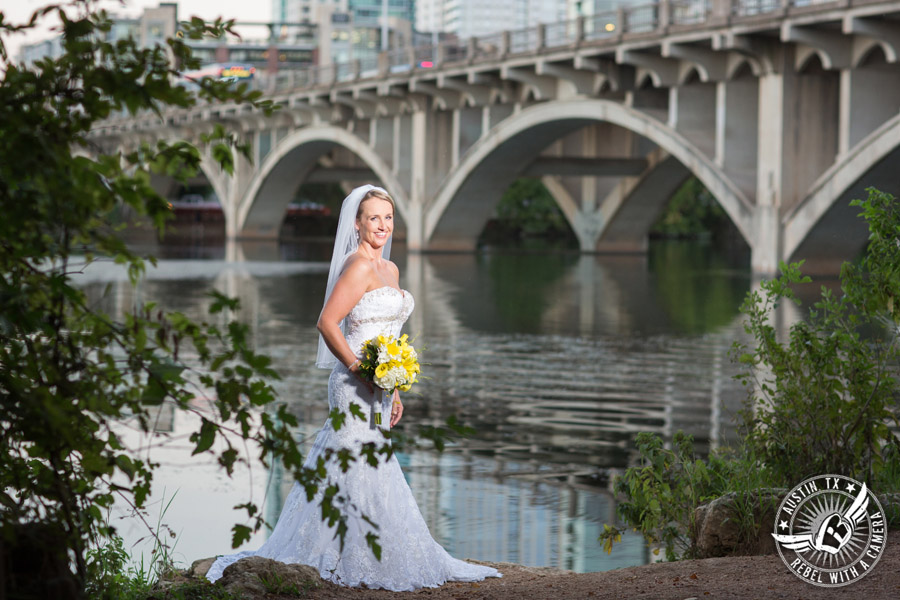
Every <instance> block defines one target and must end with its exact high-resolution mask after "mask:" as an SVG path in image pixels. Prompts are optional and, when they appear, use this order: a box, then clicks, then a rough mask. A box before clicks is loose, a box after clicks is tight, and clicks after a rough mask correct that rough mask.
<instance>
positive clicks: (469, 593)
mask: <svg viewBox="0 0 900 600" xmlns="http://www.w3.org/2000/svg"><path fill="white" fill-rule="evenodd" d="M481 564H489V565H491V566H494V567H496V568H497V569H499V570H500V571H501V572H502V573H503V577H502V578H500V579H487V580H485V581H482V582H478V583H447V584H445V585H443V586H441V587H440V588H436V589H427V588H426V589H421V590H417V591H415V592H388V591H384V590H365V589H351V588H343V587H339V586H336V585H333V584H330V583H327V582H321V581H320V582H318V585H315V586H312V585H308V586H304V585H297V586H296V589H297V591H298V592H299V593H294V592H293V591H291V592H289V593H282V594H277V593H269V592H267V591H265V590H260V592H258V593H254V592H250V591H249V590H248V591H243V592H240V593H239V597H241V598H245V599H247V600H263V599H265V600H286V599H288V598H308V599H311V600H338V599H340V600H343V599H350V600H353V599H369V598H371V599H372V600H379V599H382V600H388V599H399V598H406V599H417V598H427V599H428V600H458V599H466V600H469V599H471V600H506V599H509V598H515V599H516V600H557V599H558V600H563V599H566V600H568V599H581V598H584V599H588V598H590V599H593V600H623V599H629V600H631V599H634V600H686V599H690V598H696V599H698V600H704V599H707V598H708V599H729V600H731V599H734V600H755V599H766V600H768V599H778V600H801V599H802V600H820V599H821V600H825V599H828V600H831V599H834V598H846V599H851V598H852V599H857V598H872V599H881V598H885V599H888V598H891V599H893V598H897V597H900V531H891V532H889V533H888V543H887V547H886V548H885V552H884V554H883V555H882V558H881V560H880V561H879V562H878V564H876V565H875V566H874V567H873V571H872V572H871V573H870V574H868V575H867V576H865V577H863V578H862V579H861V580H858V581H856V582H854V583H852V584H850V585H847V586H844V587H840V588H830V589H826V588H820V587H816V586H813V585H810V584H808V583H806V582H804V581H801V580H800V579H798V578H797V577H796V576H794V575H793V574H791V573H790V572H789V571H788V569H787V567H786V566H785V565H784V563H783V562H782V561H781V559H780V558H779V557H778V555H767V556H736V557H725V558H708V559H703V560H685V561H680V562H672V563H654V564H649V565H642V566H638V567H628V568H624V569H616V570H613V571H605V572H599V573H573V572H571V571H562V570H558V569H549V568H534V567H526V566H522V565H515V564H510V563H481ZM205 568H208V563H207V564H206V565H203V566H200V565H198V568H197V572H198V573H199V572H203V571H204V570H205ZM301 569H303V568H300V569H298V571H297V572H296V576H297V577H298V578H305V580H306V581H310V580H309V579H308V575H309V571H302V570H301ZM307 569H308V568H307ZM279 577H280V578H281V579H280V580H281V581H283V582H285V583H287V582H288V578H287V577H285V575H284V573H282V574H281V575H280V576H279ZM250 578H253V576H252V575H251V576H250ZM245 579H246V578H245ZM235 581H236V579H234V578H232V579H230V582H231V583H234V582H235ZM257 581H258V580H257ZM298 581H299V579H298ZM223 583H226V584H228V583H229V578H227V577H226V579H224V580H223ZM310 583H313V582H311V581H310ZM166 597H167V596H166V595H164V594H161V595H158V596H157V598H159V599H160V600H161V599H162V598H166ZM168 597H173V596H168Z"/></svg>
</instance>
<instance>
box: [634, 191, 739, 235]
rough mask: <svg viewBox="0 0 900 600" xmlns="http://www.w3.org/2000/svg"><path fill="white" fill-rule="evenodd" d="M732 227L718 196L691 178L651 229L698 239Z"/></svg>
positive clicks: (655, 232) (657, 233)
mask: <svg viewBox="0 0 900 600" xmlns="http://www.w3.org/2000/svg"><path fill="white" fill-rule="evenodd" d="M727 224H728V216H727V215H726V214H725V211H724V210H723V209H722V207H721V206H719V203H718V202H717V201H716V198H715V196H713V195H712V194H711V193H710V192H709V190H707V189H706V188H705V187H704V186H703V184H702V183H700V180H699V179H697V178H696V177H690V178H688V180H687V181H685V182H684V184H682V186H681V187H680V188H678V191H676V192H675V194H674V195H673V196H672V198H671V200H669V202H668V204H667V205H666V208H665V210H664V211H663V213H662V214H661V215H660V216H659V218H658V219H657V220H656V223H654V224H653V227H652V228H651V229H650V232H651V234H654V235H660V236H663V237H696V236H698V235H701V234H704V233H709V232H713V233H715V232H717V231H720V230H721V229H722V228H723V227H726V226H727Z"/></svg>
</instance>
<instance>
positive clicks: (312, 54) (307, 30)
mask: <svg viewBox="0 0 900 600" xmlns="http://www.w3.org/2000/svg"><path fill="white" fill-rule="evenodd" d="M343 1H344V2H345V3H346V0H343ZM112 19H113V24H112V27H111V28H110V30H109V32H107V33H106V34H105V40H106V41H108V42H113V43H114V42H116V41H118V40H122V39H126V38H128V37H131V38H133V39H135V40H137V42H138V44H139V45H140V46H141V47H143V48H149V47H152V46H154V45H156V44H164V43H165V40H166V39H167V38H171V37H174V36H175V35H176V33H177V31H178V7H177V5H176V4H174V3H165V2H164V3H161V4H160V5H159V6H157V7H152V8H146V9H144V11H143V12H142V13H141V14H140V15H139V16H136V17H132V16H115V15H113V17H112ZM237 25H238V27H239V28H241V29H243V30H244V31H245V32H246V33H245V34H244V35H243V36H242V37H241V38H236V37H229V38H223V39H204V40H190V39H185V40H184V42H185V43H186V44H187V45H188V46H189V47H190V48H191V50H192V51H193V54H194V56H195V57H196V58H198V59H199V60H200V62H201V63H202V64H203V65H212V64H219V65H226V64H230V63H234V64H240V65H244V66H246V67H247V68H248V69H247V70H249V69H250V68H252V69H253V70H255V71H257V72H260V73H276V72H278V71H280V70H285V69H301V68H305V67H309V66H311V65H314V64H316V62H317V47H318V45H319V39H318V30H317V28H316V26H315V25H314V24H312V23H309V22H305V23H304V22H276V23H238V24H237ZM61 52H62V36H60V35H58V36H55V37H53V38H51V39H49V40H44V41H41V42H37V43H35V44H29V45H25V46H22V48H21V50H20V51H19V56H18V59H19V61H20V62H23V63H25V64H26V65H29V64H33V63H34V62H35V61H37V60H40V59H41V58H44V57H51V58H56V57H58V56H60V54H61Z"/></svg>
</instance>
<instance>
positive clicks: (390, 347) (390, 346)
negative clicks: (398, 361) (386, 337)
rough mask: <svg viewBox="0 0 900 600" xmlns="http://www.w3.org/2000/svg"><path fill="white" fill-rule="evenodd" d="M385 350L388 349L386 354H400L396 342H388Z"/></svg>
mask: <svg viewBox="0 0 900 600" xmlns="http://www.w3.org/2000/svg"><path fill="white" fill-rule="evenodd" d="M387 351H388V354H390V355H391V356H395V355H397V354H400V348H399V347H398V346H397V344H396V343H390V344H388V347H387Z"/></svg>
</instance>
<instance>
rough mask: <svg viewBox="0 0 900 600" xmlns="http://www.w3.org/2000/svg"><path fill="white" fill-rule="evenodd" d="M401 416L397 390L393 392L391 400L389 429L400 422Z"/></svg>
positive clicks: (401, 408)
mask: <svg viewBox="0 0 900 600" xmlns="http://www.w3.org/2000/svg"><path fill="white" fill-rule="evenodd" d="M402 416H403V403H402V402H400V392H399V391H398V390H394V395H393V397H392V398H391V427H393V426H394V425H396V424H397V422H398V421H400V417H402Z"/></svg>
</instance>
